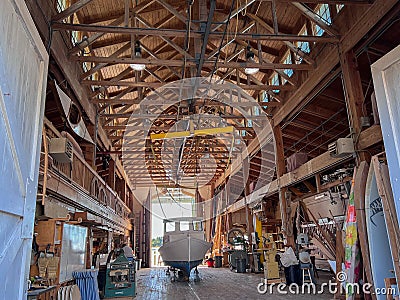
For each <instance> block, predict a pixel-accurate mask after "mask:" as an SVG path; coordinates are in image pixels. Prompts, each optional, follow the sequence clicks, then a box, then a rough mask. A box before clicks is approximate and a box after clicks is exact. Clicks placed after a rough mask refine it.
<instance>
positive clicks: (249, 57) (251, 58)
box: [244, 46, 260, 75]
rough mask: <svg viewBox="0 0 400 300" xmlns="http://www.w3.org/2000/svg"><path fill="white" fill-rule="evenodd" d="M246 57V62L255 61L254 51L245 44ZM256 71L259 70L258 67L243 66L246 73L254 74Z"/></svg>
mask: <svg viewBox="0 0 400 300" xmlns="http://www.w3.org/2000/svg"><path fill="white" fill-rule="evenodd" d="M246 59H247V62H248V63H255V62H256V61H255V60H254V52H253V51H251V47H250V46H247V53H246ZM258 71H260V69H259V68H245V69H244V72H245V73H246V74H247V75H254V74H256V73H257V72H258Z"/></svg>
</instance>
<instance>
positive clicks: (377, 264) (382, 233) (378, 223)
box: [365, 164, 394, 300]
mask: <svg viewBox="0 0 400 300" xmlns="http://www.w3.org/2000/svg"><path fill="white" fill-rule="evenodd" d="M365 210H366V213H365V217H366V224H367V233H368V244H369V252H370V258H371V273H372V277H373V280H374V286H375V288H384V287H385V282H384V279H385V278H389V277H393V276H394V274H393V273H392V272H391V271H392V270H393V269H394V268H393V259H392V253H391V251H390V245H389V237H388V231H387V228H386V221H385V215H384V210H383V205H382V200H381V198H380V196H379V193H378V187H377V185H376V177H375V171H374V168H373V165H372V164H371V166H370V168H369V172H368V179H367V185H366V190H365ZM376 298H377V299H378V300H384V299H386V296H385V295H376Z"/></svg>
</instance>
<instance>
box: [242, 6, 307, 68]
mask: <svg viewBox="0 0 400 300" xmlns="http://www.w3.org/2000/svg"><path fill="white" fill-rule="evenodd" d="M247 16H249V17H250V18H251V19H252V20H254V21H255V22H257V23H258V24H259V25H260V26H261V27H263V28H264V29H265V30H267V32H269V33H271V34H274V28H273V27H272V26H270V25H268V24H267V23H266V22H265V21H264V20H263V19H261V18H260V17H258V16H256V15H255V14H251V13H248V14H247ZM283 42H284V44H285V45H286V46H287V47H288V48H289V49H290V50H292V51H293V52H294V53H296V54H297V55H299V56H301V57H302V58H303V59H304V61H306V62H308V63H309V64H315V61H314V60H313V59H312V58H311V57H310V56H309V55H307V54H306V53H305V52H303V51H301V50H300V49H299V48H298V47H297V46H296V45H295V44H293V43H292V42H290V41H289V40H286V41H283Z"/></svg>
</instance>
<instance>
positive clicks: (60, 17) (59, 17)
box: [51, 0, 93, 22]
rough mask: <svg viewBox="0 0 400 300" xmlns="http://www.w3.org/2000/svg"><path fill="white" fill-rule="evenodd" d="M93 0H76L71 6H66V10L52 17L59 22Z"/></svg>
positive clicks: (52, 19)
mask: <svg viewBox="0 0 400 300" xmlns="http://www.w3.org/2000/svg"><path fill="white" fill-rule="evenodd" d="M92 1H93V0H79V1H76V2H75V3H74V4H72V5H71V6H70V7H68V8H66V9H65V10H63V11H62V12H60V13H58V14H56V15H54V16H53V17H52V18H51V21H52V22H58V21H62V20H64V19H66V18H68V17H69V16H71V15H73V14H74V13H76V12H77V11H78V10H80V9H81V8H83V7H85V6H86V5H88V4H89V3H90V2H92Z"/></svg>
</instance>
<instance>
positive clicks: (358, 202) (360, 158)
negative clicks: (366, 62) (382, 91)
mask: <svg viewBox="0 0 400 300" xmlns="http://www.w3.org/2000/svg"><path fill="white" fill-rule="evenodd" d="M339 58H340V65H341V68H342V80H343V89H344V94H345V100H346V106H347V112H348V118H349V125H350V130H351V134H352V137H353V139H354V148H355V150H356V151H357V150H359V149H358V139H359V137H360V133H361V131H362V124H361V117H363V107H362V106H363V103H364V92H363V89H362V83H361V77H360V72H359V71H358V66H357V57H356V56H355V54H354V52H353V51H348V52H346V53H343V52H340V54H339ZM370 159H371V157H370V156H369V155H368V154H367V153H366V152H358V153H357V166H358V172H357V175H356V178H355V184H354V202H355V206H356V209H357V214H358V216H357V231H358V236H359V240H360V250H361V255H362V258H363V264H364V270H365V275H366V277H367V280H368V282H369V283H371V284H373V278H372V273H371V269H370V259H369V248H368V235H367V228H366V223H365V210H364V196H365V185H366V176H367V173H368V164H366V162H369V161H370ZM371 296H372V299H375V295H371Z"/></svg>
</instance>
